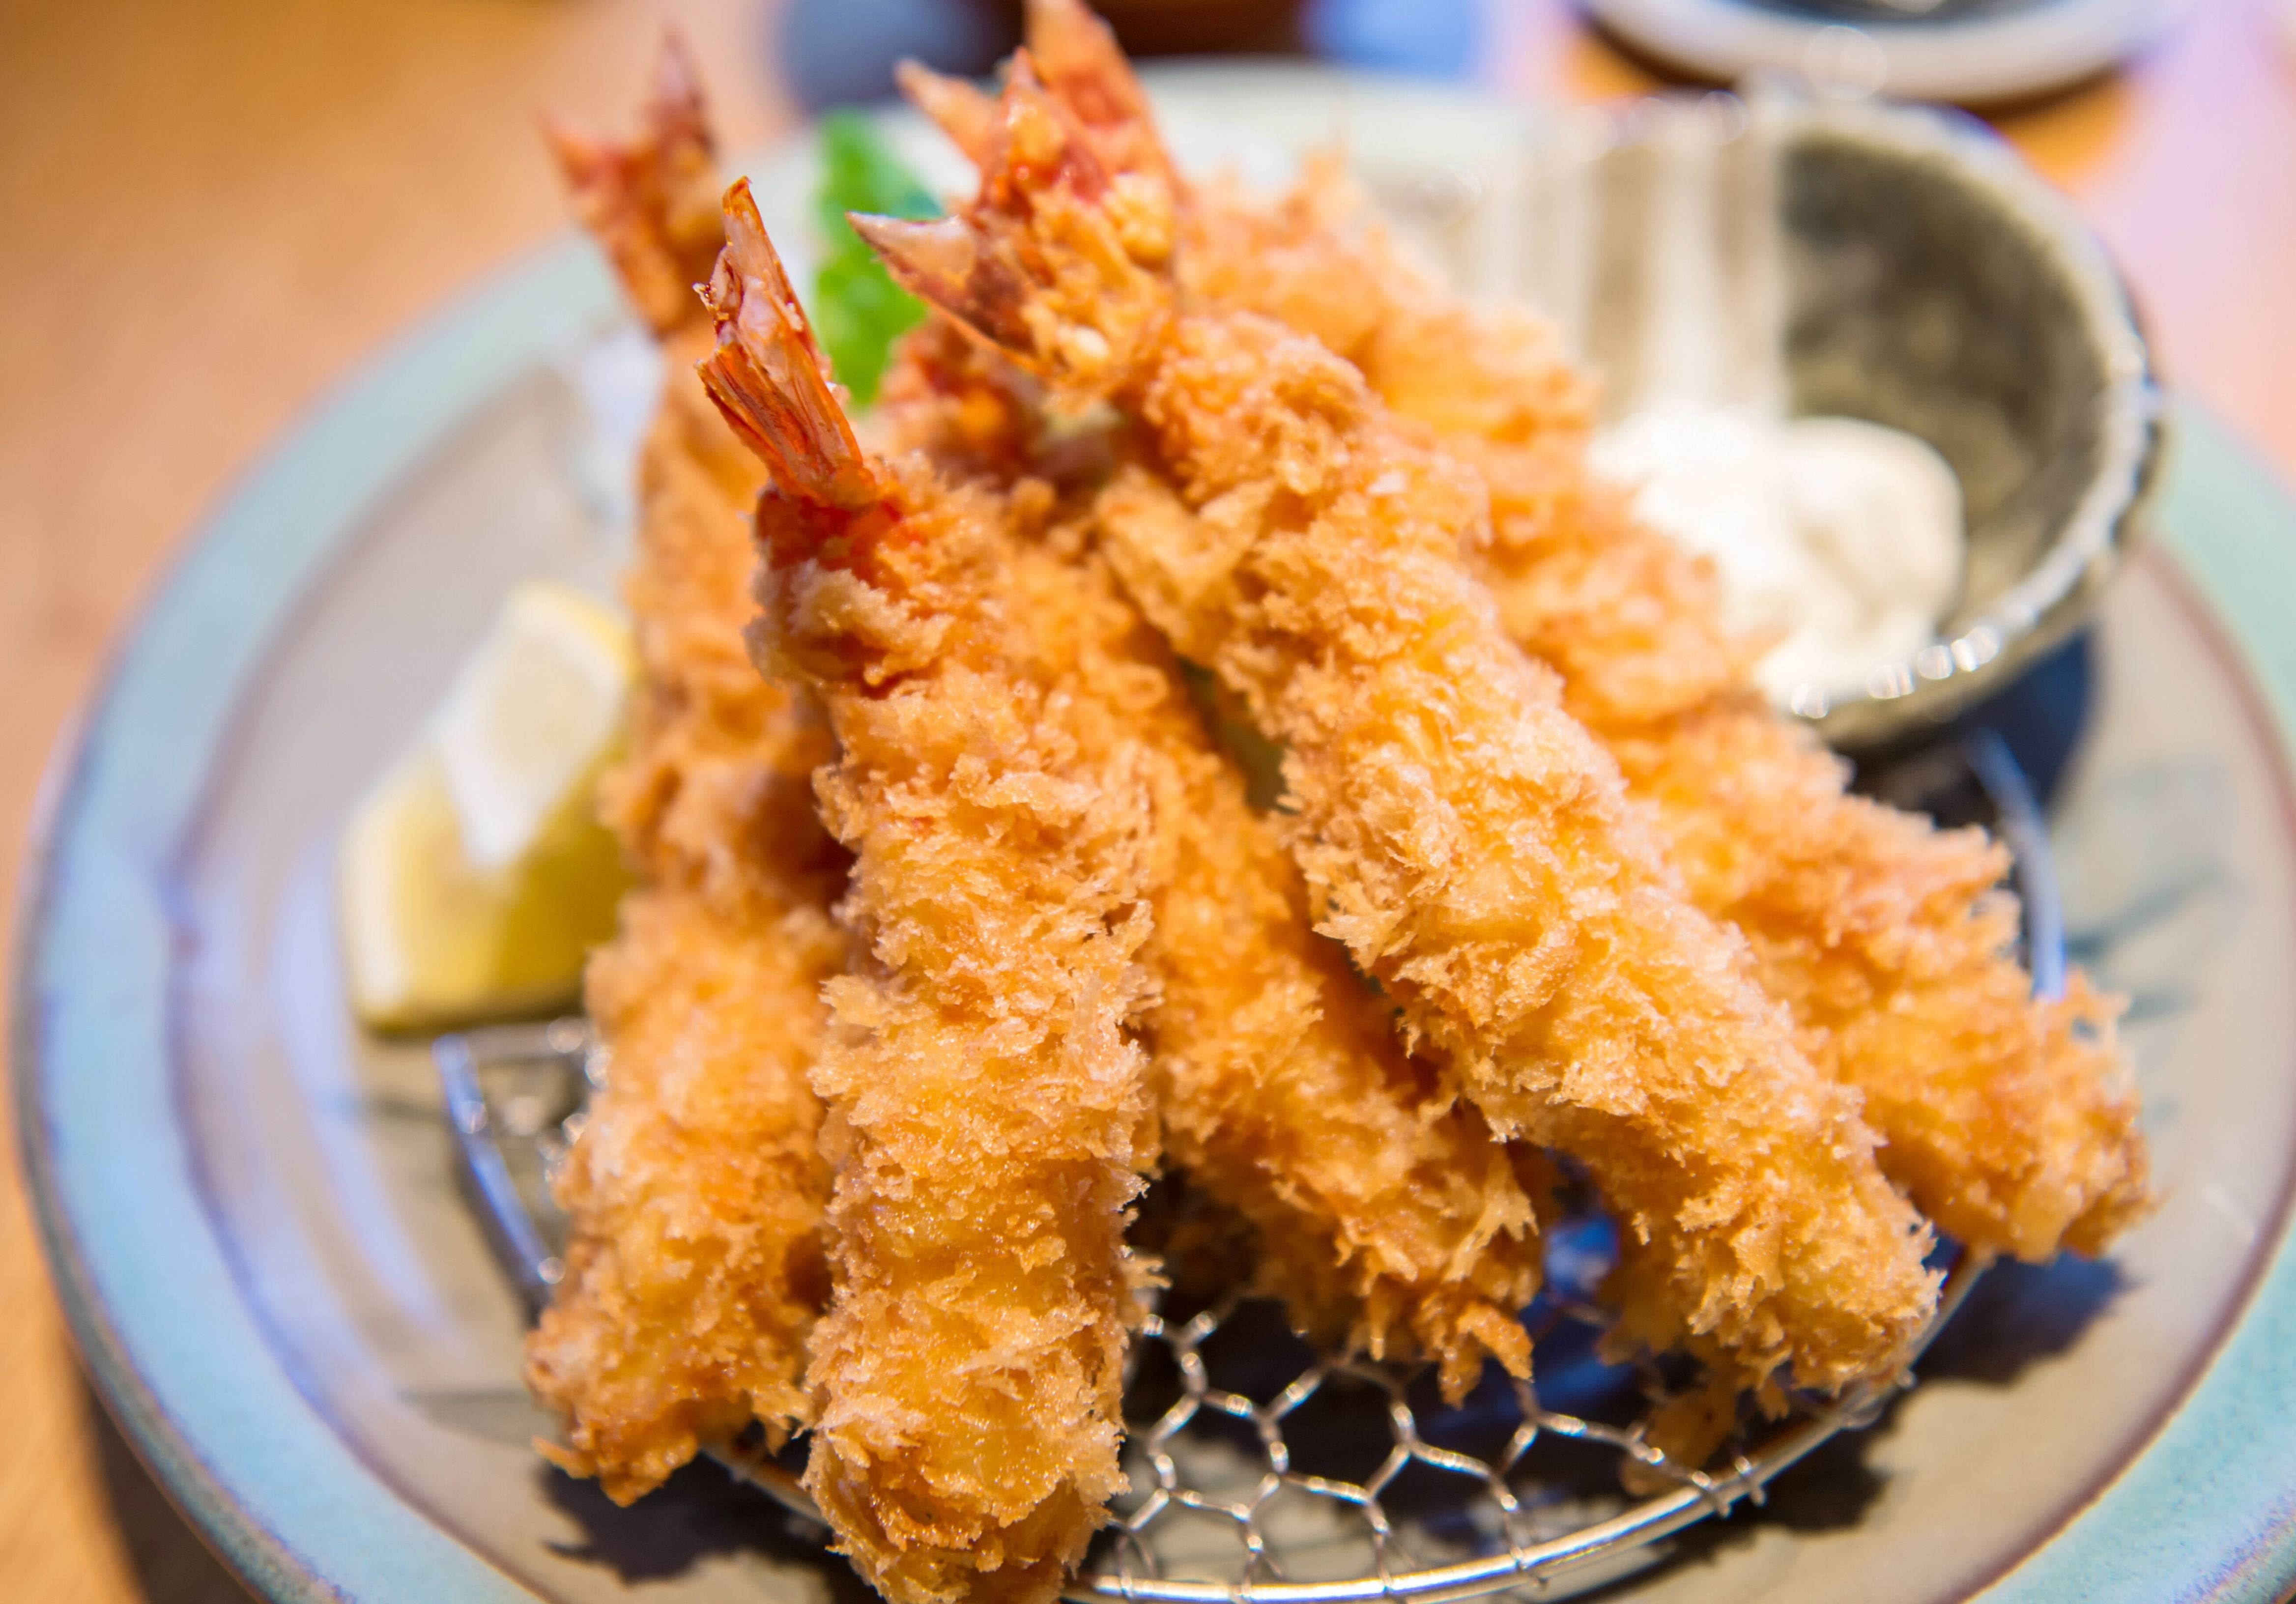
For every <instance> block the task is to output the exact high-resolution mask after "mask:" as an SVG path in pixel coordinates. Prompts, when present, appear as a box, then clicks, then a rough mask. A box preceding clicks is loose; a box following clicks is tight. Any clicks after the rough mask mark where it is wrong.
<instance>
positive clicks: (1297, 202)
mask: <svg viewBox="0 0 2296 1604" xmlns="http://www.w3.org/2000/svg"><path fill="white" fill-rule="evenodd" d="M1200 200H1201V204H1200V205H1199V206H1198V207H1197V208H1196V209H1195V213H1194V216H1195V217H1196V219H1197V230H1196V233H1195V234H1194V235H1193V236H1192V238H1191V241H1190V243H1191V245H1192V247H1193V249H1192V250H1190V252H1189V253H1188V254H1187V255H1186V257H1185V258H1184V259H1185V262H1186V263H1187V264H1188V265H1189V267H1190V276H1189V282H1190V284H1191V286H1192V287H1193V289H1194V290H1195V291H1196V292H1198V293H1200V294H1202V295H1204V296H1206V297H1208V298H1210V299H1214V300H1216V301H1218V302H1220V303H1222V304H1226V305H1233V306H1242V307H1251V308H1253V309H1255V310H1259V311H1261V312H1264V313H1267V314H1268V315H1273V316H1275V317H1278V318H1280V319H1282V320H1283V321H1284V322H1285V323H1288V324H1290V325H1292V326H1293V327H1297V328H1301V329H1304V330H1307V331H1311V332H1313V333H1314V334H1315V335H1316V337H1317V338H1318V339H1320V340H1323V341H1324V343H1325V344H1326V345H1328V346H1329V347H1330V348H1332V349H1333V350H1334V351H1335V352H1337V353H1339V354H1340V355H1341V356H1345V357H1347V358H1348V359H1349V361H1350V362H1352V363H1353V364H1355V365H1356V366H1357V368H1358V369H1360V370H1361V371H1362V372H1363V373H1364V374H1365V377H1366V378H1367V379H1368V380H1369V381H1370V382H1371V384H1372V386H1373V388H1374V389H1377V390H1378V391H1379V392H1380V394H1381V395H1382V397H1383V398H1384V399H1385V400H1386V401H1387V402H1388V404H1389V405H1390V407H1392V408H1393V409H1394V410H1395V411H1396V412H1397V413H1399V414H1401V415H1403V416H1405V417H1407V418H1410V419H1412V420H1414V421H1417V422H1420V423H1422V424H1423V425H1425V426H1427V427H1428V428H1429V429H1430V430H1432V431H1433V433H1434V435H1435V437H1436V438H1438V439H1439V441H1440V442H1441V444H1442V446H1443V448H1444V449H1446V450H1447V451H1449V452H1452V453H1454V454H1456V455H1458V456H1459V457H1461V458H1462V459H1463V460H1464V461H1466V462H1471V463H1472V464H1473V465H1474V467H1475V468H1476V469H1477V471H1479V472H1480V474H1481V475H1482V477H1483V479H1484V482H1485V483H1486V484H1487V485H1488V487H1489V488H1490V492H1491V504H1492V526H1491V537H1490V539H1489V541H1488V543H1487V544H1485V545H1484V546H1482V547H1481V548H1480V552H1478V553H1477V561H1478V567H1479V571H1480V574H1481V576H1482V577H1483V579H1484V581H1485V583H1486V584H1487V585H1488V586H1489V588H1490V590H1491V593H1492V595H1493V598H1494V601H1495V602H1496V604H1497V609H1498V611H1499V616H1500V618H1502V620H1503V621H1504V622H1505V626H1506V628H1507V631H1508V633H1509V634H1511V635H1512V636H1513V638H1514V639H1515V640H1516V641H1517V642H1520V643H1521V645H1522V646H1523V647H1524V648H1525V649H1526V650H1528V651H1530V652H1531V653H1533V654H1534V655H1535V656H1538V657H1539V658H1541V659H1544V660H1545V661H1546V662H1548V663H1550V664H1551V665H1553V666H1554V668H1555V669H1556V670H1557V671H1558V672H1559V673H1560V674H1561V675H1562V680H1563V686H1564V695H1565V699H1566V700H1567V703H1568V705H1569V706H1570V710H1571V711H1572V712H1573V713H1575V714H1577V715H1578V716H1579V717H1580V718H1581V719H1582V720H1584V721H1585V722H1586V723H1587V725H1588V726H1589V727H1590V728H1592V729H1593V730H1594V731H1595V732H1596V734H1598V735H1599V736H1600V737H1602V738H1603V741H1604V742H1605V743H1606V744H1607V745H1608V746H1609V747H1610V748H1611V751H1612V752H1613V753H1614V754H1615V755H1616V756H1617V757H1618V758H1619V760H1620V765H1622V767H1623V768H1624V770H1625V773H1626V774H1627V778H1628V784H1629V786H1630V787H1631V788H1632V789H1633V790H1634V793H1635V794H1636V796H1637V797H1638V798H1643V799H1644V800H1646V801H1648V802H1650V803H1652V805H1653V806H1654V807H1655V810H1656V814H1657V817H1658V821H1659V823H1660V827H1661V831H1662V832H1663V834H1664V835H1665V837H1666V839H1667V843H1668V847H1669V857H1670V858H1671V859H1672V861H1673V862H1674V863H1675V865H1676V866H1677V869H1679V870H1680V872H1682V874H1683V875H1684V877H1685V880H1686V882H1687V884H1688V886H1689V889H1690V892H1691V896H1692V898H1693V900H1694V901H1695V902H1696V903H1697V904H1698V905H1699V906H1700V907H1701V908H1702V909H1704V910H1705V911H1706V912H1709V913H1711V914H1713V915H1714V916H1715V917H1717V918H1718V919H1724V920H1727V921H1731V922H1732V923H1734V924H1735V925H1736V926H1738V928H1739V929H1742V930H1743V931H1744V932H1745V934H1746V936H1747V937H1748V939H1749V940H1750V941H1751V943H1752V944H1753V946H1754V950H1755V952H1756V953H1757V954H1758V956H1759V961H1760V971H1761V976H1762V981H1763V984H1764V986H1765V987H1766V989H1767V990H1768V991H1769V993H1770V994H1772V995H1773V996H1775V997H1777V998H1778V999H1780V1000H1781V1001H1783V1002H1785V1003H1787V1004H1788V1005H1789V1006H1790V1007H1791V1008H1792V1010H1793V1013H1794V1019H1795V1022H1796V1024H1797V1025H1798V1026H1799V1027H1800V1031H1801V1035H1802V1039H1803V1043H1804V1044H1805V1046H1806V1047H1807V1049H1808V1052H1809V1053H1810V1055H1811V1057H1812V1058H1813V1059H1814V1060H1816V1061H1817V1062H1818V1063H1819V1064H1820V1065H1821V1066H1823V1067H1824V1068H1826V1069H1827V1070H1828V1071H1829V1072H1831V1073H1833V1074H1834V1075H1836V1076H1840V1077H1841V1079H1842V1080H1844V1081H1845V1082H1847V1083H1848V1084H1850V1085H1853V1086H1856V1087H1857V1088H1858V1089H1859V1090H1861V1091H1862V1092H1863V1093H1865V1097H1866V1119H1867V1122H1868V1123H1869V1124H1871V1125H1873V1126H1874V1130H1875V1131H1876V1132H1877V1133H1878V1134H1880V1136H1881V1137H1882V1142H1883V1146H1882V1152H1881V1158H1882V1168H1883V1170H1884V1171H1885V1172H1886V1173H1887V1174H1889V1175H1890V1178H1891V1179H1892V1180H1893V1181H1895V1182H1896V1183H1898V1184H1899V1185H1900V1186H1902V1187H1904V1188H1906V1189H1907V1191H1909V1192H1910V1193H1911V1195H1912V1197H1913V1199H1914V1200H1915V1203H1916V1204H1917V1205H1918V1206H1919V1207H1921V1209H1922V1211H1923V1213H1924V1214H1926V1215H1929V1216H1930V1218H1931V1219H1932V1220H1933V1221H1935V1222H1936V1223H1937V1224H1938V1225H1939V1228H1940V1229H1942V1230H1944V1231H1945V1232H1948V1234H1950V1235H1952V1236H1954V1237H1956V1238H1957V1239H1959V1240H1961V1241H1962V1242H1964V1244H1965V1245H1967V1246H1969V1247H1971V1248H1977V1249H1980V1250H1982V1251H1986V1252H1992V1253H2003V1254H2012V1255H2014V1256H2018V1257H2020V1258H2024V1259H2029V1260H2035V1261H2038V1260H2042V1259H2046V1258H2048V1257H2049V1256H2051V1255H2053V1254H2054V1253H2055V1252H2056V1251H2057V1250H2058V1248H2060V1247H2065V1248H2073V1249H2075V1250H2077V1251H2079V1252H2083V1253H2096V1252H2099V1251H2102V1250H2103V1248H2104V1247H2105V1246H2106V1245H2107V1244H2108V1243H2109V1242H2110V1241H2111V1240H2112V1237H2113V1236H2114V1235H2115V1234H2116V1233H2117V1232H2119V1231H2120V1229H2121V1228H2122V1227H2123V1226H2125V1225H2126V1224H2127V1223H2128V1222H2129V1221H2130V1220H2131V1219H2133V1218H2135V1217H2136V1215H2139V1214H2141V1213H2142V1212H2143V1210H2144V1207H2146V1199H2147V1188H2146V1180H2145V1177H2146V1173H2147V1160H2146V1155H2145V1150H2144V1138H2143V1135H2142V1133H2141V1132H2140V1130H2139V1129H2138V1125H2137V1112H2138V1108H2137V1100H2136V1093H2135V1091H2134V1088H2133V1086H2132V1084H2131V1082H2130V1077H2129V1074H2128V1067H2127V1065H2126V1063H2125V1062H2124V1061H2123V1060H2122V1058H2121V1056H2120V1053H2119V1052H2118V1051H2117V1049H2116V1047H2115V1045H2114V1042H2113V1038H2112V1019H2113V1017H2114V1016H2115V1014H2116V1013H2117V1012H2118V1009H2119V1005H2118V1003H2117V1002H2114V1001H2113V1000H2112V999H2110V998H2106V997H2103V996H2102V995H2101V994H2098V993H2097V992H2096V991H2095V989H2094V988H2093V987H2091V986H2089V985H2088V983H2087V980H2086V979H2085V978H2080V977H2079V976H2076V977H2075V978H2074V979H2073V981H2072V984H2071V988H2070V990H2069V993H2068V995H2067V997H2066V998H2065V999H2063V1000H2061V1001H2060V1000H2052V999H2035V998H2034V997H2033V996H2032V995H2031V984H2030V980H2029V978H2027V976H2026V975H2025V973H2024V972H2023V970H2021V968H2020V967H2019V966H2018V965H2017V963H2016V962H2014V960H2013V957H2012V956H2011V955H2010V954H2011V953H2012V951H2013V946H2012V938H2013V936H2014V934H2015V931H2016V927H2017V909H2016V904H2015V902H2014V900H2013V897H2012V896H2011V895H2010V894H2009V893H2008V892H2006V891H2005V890H2002V889H2000V888H1999V884H2000V880H2001V878H2002V874H2003V872H2004V871H2005V866H2006V858H2005V855H2004V854H2003V853H2002V852H2001V851H2000V849H1999V848H1997V847H1995V846H1993V845H1991V844H1990V843H1989V842H1988V841H1987V840H1986V839H1985V838H1984V837H1983V835H1982V834H1981V833H1980V832H1978V831H1940V830H1938V829H1936V828H1935V827H1934V826H1932V825H1931V823H1930V822H1928V821H1927V820H1925V819H1922V818H1919V817H1917V816H1915V815H1912V814H1904V813H1900V812H1898V811H1897V810H1895V809H1893V808H1890V807H1888V806H1883V805H1882V804H1879V803H1875V802H1873V801H1870V800H1867V799H1866V798H1858V797H1855V796H1851V795H1849V794H1848V792H1847V785H1848V782H1849V770H1848V767H1847V765H1845V764H1843V763H1842V762H1841V759H1839V758H1838V757H1834V756H1833V754H1832V753H1830V752H1828V751H1826V750H1825V748H1824V747H1823V746H1822V745H1821V744H1820V743H1819V741H1817V739H1816V736H1815V734H1814V733H1813V732H1809V731H1808V730H1807V729H1805V728H1803V727H1801V726H1800V725H1799V724H1796V723H1794V722H1793V721H1791V720H1789V719H1786V718H1784V717H1783V716H1780V715H1778V714H1777V713H1775V711H1773V710H1772V709H1771V708H1769V707H1768V705H1767V702H1766V700H1764V699H1763V698H1762V696H1761V695H1760V693H1759V691H1758V690H1757V689H1756V688H1755V686H1754V683H1753V680H1752V676H1751V667H1752V664H1753V661H1754V659H1755V658H1756V656H1757V655H1758V653H1757V652H1756V651H1755V650H1754V649H1753V646H1752V645H1751V643H1750V642H1744V641H1742V640H1737V639H1734V638H1733V637H1732V636H1731V635H1730V634H1729V633H1728V632H1727V631H1726V629H1725V628H1724V626H1723V623H1722V613H1721V608H1720V599H1719V589H1718V577H1717V576H1716V574H1715V572H1714V570H1713V569H1712V567H1711V565H1710V564H1709V563H1707V562H1705V561H1702V560H1701V559H1699V558H1696V557H1694V556H1693V555H1691V554H1690V553H1688V552H1685V551H1684V550H1683V549H1682V548H1680V547H1679V546H1677V545H1676V544H1674V543H1673V542H1672V541H1670V540H1669V539H1668V538H1666V537H1665V536H1662V535H1661V534H1660V533H1658V532H1657V531H1656V530H1654V529H1652V528H1649V527H1648V526H1645V525H1644V524H1642V523H1640V522H1638V521H1636V520H1635V519H1634V518H1633V517H1632V516H1631V515H1630V514H1629V511H1628V507H1627V504H1626V499H1625V497H1624V495H1622V494H1621V493H1620V492H1619V491H1618V490H1616V489H1614V488H1612V487H1607V486H1604V485H1602V484H1600V483H1599V482H1597V481H1595V480H1593V479H1591V478H1590V476H1589V473H1588V470H1587V451H1586V446H1587V434H1588V431H1589V429H1590V427H1591V422H1592V416H1593V408H1592V402H1591V394H1590V391H1589V389H1588V387H1587V383H1586V382H1585V381H1584V380H1583V378H1581V377H1580V376H1579V374H1578V372H1576V371H1575V370H1574V369H1573V368H1572V367H1571V365H1570V363H1569V362H1568V361H1567V359H1566V358H1565V356H1564V354H1563V352H1562V344H1561V341H1560V340H1559V339H1558V338H1557V337H1556V335H1555V333H1554V331H1553V329H1552V328H1551V327H1550V326H1549V325H1547V324H1546V323H1543V322H1542V321H1540V320H1539V319H1538V318H1536V317H1533V316H1531V315H1529V314H1527V313H1524V312H1521V311H1520V310H1515V309H1503V308H1482V307H1471V306H1469V305H1468V304H1466V303H1465V302H1464V301H1463V300H1461V299H1459V298H1457V297H1456V296H1454V295H1450V294H1448V293H1447V292H1445V291H1442V290H1441V289H1440V288H1439V287H1438V286H1436V285H1434V284H1432V283H1431V282H1430V281H1429V280H1428V279H1427V278H1426V277H1425V276H1424V275H1423V274H1420V273H1418V272H1416V271H1415V270H1414V269H1413V268H1411V267H1410V266H1408V265H1406V263H1404V262H1403V261H1402V260H1401V259H1400V258H1399V257H1398V254H1397V253H1396V251H1395V250H1393V249H1392V248H1390V247H1389V246H1388V245H1386V243H1385V242H1384V241H1382V239H1381V238H1380V237H1379V236H1378V235H1377V233H1375V232H1374V231H1369V230H1366V229H1365V228H1364V227H1363V225H1362V224H1361V221H1360V219H1359V218H1358V217H1356V216H1355V215H1354V210H1355V209H1354V205H1353V202H1352V200H1351V198H1350V197H1349V195H1348V194H1347V193H1346V192H1344V187H1343V185H1342V184H1341V183H1340V181H1339V179H1338V177H1337V175H1336V173H1335V172H1334V171H1333V169H1331V168H1328V167H1326V168H1322V169H1320V170H1318V171H1316V172H1315V173H1312V174H1311V175H1310V176H1309V178H1308V182H1307V183H1306V184H1303V185H1302V187H1301V188H1300V191H1298V192H1295V193H1294V194H1293V195H1292V197H1290V198H1289V199H1287V200H1286V201H1283V202H1282V203H1281V204H1279V205H1277V206H1275V207H1266V206H1260V205H1255V204H1252V203H1251V202H1248V201H1243V200H1242V199H1241V198H1240V197H1236V196H1234V195H1232V194H1231V195H1229V196H1228V197H1227V198H1226V199H1225V200H1222V199H1221V198H1220V197H1218V195H1208V196H1204V197H1201V198H1200ZM1342 288H1344V290H1345V291H1346V293H1341V292H1340V291H1341V290H1342Z"/></svg>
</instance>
